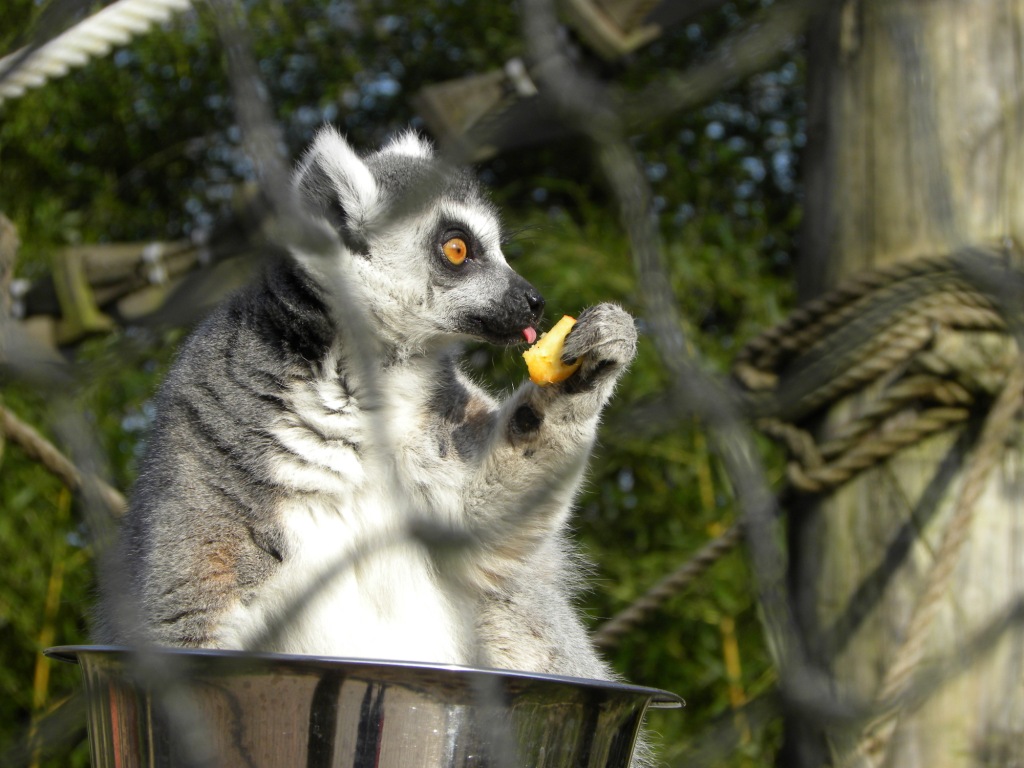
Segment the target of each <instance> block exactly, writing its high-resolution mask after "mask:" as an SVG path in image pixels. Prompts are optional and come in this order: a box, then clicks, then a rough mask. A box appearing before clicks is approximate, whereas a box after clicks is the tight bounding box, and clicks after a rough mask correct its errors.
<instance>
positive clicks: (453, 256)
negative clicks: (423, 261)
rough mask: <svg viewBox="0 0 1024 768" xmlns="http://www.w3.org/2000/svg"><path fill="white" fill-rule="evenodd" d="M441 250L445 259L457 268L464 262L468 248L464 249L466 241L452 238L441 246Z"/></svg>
mask: <svg viewBox="0 0 1024 768" xmlns="http://www.w3.org/2000/svg"><path fill="white" fill-rule="evenodd" d="M441 250H442V251H444V255H445V257H446V258H447V259H448V261H450V262H451V263H452V264H455V265H456V266H458V265H459V264H461V263H462V262H464V261H465V260H466V255H467V254H468V253H469V248H467V247H466V241H465V240H463V239H462V238H461V237H453V238H452V239H451V240H448V241H446V242H445V244H444V245H442V246H441Z"/></svg>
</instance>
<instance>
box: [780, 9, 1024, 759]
mask: <svg viewBox="0 0 1024 768" xmlns="http://www.w3.org/2000/svg"><path fill="white" fill-rule="evenodd" d="M808 39H809V46H810V53H809V62H808V73H809V80H810V86H809V101H808V105H809V119H808V138H809V143H808V151H807V155H806V159H805V174H806V207H805V225H804V231H803V240H802V255H801V264H800V274H799V289H800V295H801V297H802V298H803V299H809V298H813V297H815V296H817V295H820V294H821V293H822V292H823V291H824V290H827V289H828V288H831V287H833V286H834V285H835V284H836V283H837V282H838V281H839V280H840V279H842V278H843V277H846V276H849V275H851V274H854V273H857V272H860V271H862V270H864V269H868V268H870V267H873V266H883V265H888V264H892V263H894V262H898V261H901V260H905V259H911V258H913V257H915V256H923V255H929V254H942V253H951V252H952V251H954V250H955V249H956V248H957V247H959V246H963V245H972V244H986V245H993V244H1002V245H1004V246H1008V249H1007V250H1008V253H1012V252H1014V249H1013V248H1012V247H1009V246H1014V245H1019V244H1022V243H1024V2H1022V1H1021V0H986V1H985V2H977V1H975V2H971V1H970V0H932V1H931V2H918V1H917V0H842V1H841V2H835V3H832V4H831V5H830V7H829V9H828V10H827V11H826V12H824V13H823V15H822V16H821V17H820V18H819V19H818V21H817V22H816V26H815V28H812V30H811V31H810V33H809V35H808ZM1017 253H1019V251H1017ZM1010 258H1019V256H1010ZM1018 266H1019V264H1018ZM941 333H942V332H941V330H940V331H939V334H940V335H941ZM974 341H976V340H973V339H968V340H966V343H963V342H964V340H963V339H961V340H960V342H961V343H962V346H963V347H964V348H972V347H974V346H975V345H974V343H973V342H974ZM954 346H955V344H954ZM862 403H863V398H862V397H861V396H860V395H857V396H852V397H849V398H847V399H846V400H844V401H843V402H840V403H838V404H836V405H835V406H833V407H832V408H831V410H830V412H829V413H828V414H827V415H825V416H824V417H822V418H821V421H820V422H819V423H817V424H816V425H813V426H815V427H816V428H817V431H818V432H819V434H824V435H825V436H827V435H828V434H829V433H830V429H834V425H835V424H836V423H838V422H839V421H841V420H843V419H845V418H847V417H849V415H850V414H855V413H857V412H858V408H860V407H862ZM1018 418H1019V416H1018ZM1019 424H1020V422H1019V421H1018V422H1017V426H1016V428H1015V433H1016V435H1017V436H1018V438H1019V435H1020V432H1021V430H1020V428H1019ZM804 426H809V425H804ZM976 433H977V427H975V428H974V429H973V430H972V429H967V430H965V431H960V432H949V433H946V434H943V435H940V436H937V437H934V438H931V439H929V440H927V441H925V442H923V443H921V444H918V445H916V446H914V447H912V448H910V449H906V450H904V451H902V452H900V453H899V454H897V455H896V456H895V457H893V458H892V459H890V460H889V461H888V462H886V463H885V464H883V465H882V466H880V467H878V468H875V469H872V470H868V471H867V472H865V473H863V474H861V475H860V476H858V477H857V478H856V479H854V480H853V481H851V482H849V483H847V484H846V485H844V486H842V487H841V488H839V489H838V490H837V491H835V492H833V493H831V494H830V495H828V496H825V497H823V498H821V499H817V498H809V499H808V500H807V501H806V503H803V504H801V505H800V506H799V507H798V508H797V509H795V510H793V512H792V515H791V542H790V544H791V588H792V591H793V597H794V600H795V604H796V606H797V613H798V618H799V621H800V623H801V624H802V626H803V628H804V630H805V632H806V636H807V638H808V646H809V651H810V653H811V655H812V657H813V658H815V659H816V661H817V662H818V663H820V664H822V665H824V666H825V667H826V668H827V669H828V671H829V672H830V673H831V674H832V675H834V676H835V678H836V680H837V683H838V686H837V687H838V689H839V690H841V691H844V692H846V693H853V694H856V695H858V696H860V697H862V698H863V699H864V700H867V701H870V700H872V699H874V698H875V697H876V696H878V693H879V690H880V688H881V687H882V684H883V681H884V680H885V677H886V671H887V669H888V668H889V666H890V665H891V664H892V661H893V658H894V656H895V655H897V653H898V649H899V648H900V646H901V644H902V643H903V642H904V641H905V640H906V634H907V632H908V625H909V622H910V618H911V616H912V615H913V612H914V610H915V606H916V605H917V601H918V599H919V598H920V596H921V593H922V591H923V589H924V586H925V584H926V583H927V579H928V575H929V573H930V572H931V569H932V566H933V565H934V561H935V557H936V552H937V550H938V548H939V543H940V542H941V540H942V537H943V534H944V532H945V530H946V528H947V523H948V521H949V517H950V514H951V508H952V507H953V505H954V499H955V498H956V496H957V492H958V489H959V488H960V486H961V484H962V479H963V469H964V466H965V464H967V463H968V462H969V461H970V459H971V456H972V442H971V437H972V434H973V435H976ZM1021 443H1022V441H1020V440H1019V439H1018V440H1016V441H1015V442H1014V444H1013V445H1009V446H1007V447H1006V449H1005V451H1004V452H1003V454H1002V460H1001V464H999V465H998V466H997V467H996V468H995V470H994V471H993V473H992V474H991V475H990V476H989V480H988V483H987V486H986V488H985V490H984V492H983V494H982V496H981V498H980V500H979V501H978V503H977V504H976V505H975V517H974V519H973V523H972V527H971V530H970V537H969V539H968V541H967V543H966V544H965V546H964V547H963V548H962V550H961V551H960V554H959V556H958V558H957V561H956V568H955V571H954V573H953V576H952V581H951V587H950V589H949V590H948V592H947V594H946V595H945V598H944V600H943V602H942V603H941V608H940V609H939V612H938V614H937V615H936V618H935V620H934V621H933V622H932V625H931V627H930V629H929V631H928V633H927V639H926V644H925V651H924V656H923V659H922V660H923V662H924V665H927V664H928V663H929V662H934V661H938V660H941V659H946V658H950V657H954V658H955V657H956V656H957V655H958V654H961V653H962V652H963V649H964V644H965V643H966V642H967V639H968V638H969V637H971V636H972V634H973V633H975V632H977V631H978V630H979V629H980V628H981V627H982V626H984V625H985V624H986V623H987V622H990V621H991V620H993V619H994V618H995V617H997V616H998V615H999V614H1000V613H1001V612H1002V611H1003V610H1005V609H1006V608H1007V607H1009V605H1010V604H1011V603H1013V602H1014V601H1016V600H1020V599H1022V598H1024V448H1022V445H1021ZM854 606H857V607H856V608H855V607H854ZM837 627H842V628H844V629H843V631H842V632H841V633H839V635H834V634H833V633H832V631H833V630H834V629H835V628H837ZM1022 648H1024V644H1022V643H1021V642H1020V636H1019V635H1013V634H1012V633H1011V634H1008V635H1007V636H1006V637H1004V638H1003V641H1002V642H1001V644H1000V645H999V646H998V647H997V648H996V650H995V651H994V652H992V653H990V654H988V655H987V656H986V657H985V658H984V659H983V660H982V661H980V662H978V663H975V664H972V665H971V666H970V668H969V669H968V670H967V671H966V672H965V673H964V674H961V675H959V676H958V677H956V678H955V679H953V680H951V681H949V682H947V683H946V684H944V685H943V686H942V687H941V688H940V689H939V690H938V691H936V692H935V693H934V694H933V695H932V696H930V697H929V698H928V699H927V701H926V702H925V703H924V704H923V705H922V706H921V707H919V708H915V709H913V711H909V710H908V711H905V712H903V713H901V716H900V717H899V719H898V725H897V728H896V730H895V732H894V733H893V735H892V737H891V740H889V742H888V745H887V747H886V749H885V750H884V751H883V752H882V754H881V755H878V754H875V755H870V754H869V755H865V754H864V753H863V752H860V753H859V755H858V753H857V747H858V746H860V745H859V744H858V741H859V739H860V735H861V734H860V733H859V732H854V733H839V732H836V731H834V730H830V729H829V728H828V727H814V728H811V727H808V726H806V722H807V721H806V719H803V720H801V719H800V718H794V719H793V721H792V722H790V723H789V728H788V736H787V745H786V748H785V754H784V759H783V763H784V764H786V765H791V766H815V768H817V767H818V766H822V765H829V764H836V765H840V764H842V765H874V766H879V765H883V764H884V765H887V766H894V767H897V766H898V767H899V768H916V767H917V766H929V768H936V767H938V768H944V767H945V766H983V765H992V766H996V765H1016V764H1020V763H1021V760H1022V759H1024V650H1022ZM918 668H920V665H919V667H918ZM851 755H854V756H853V757H851Z"/></svg>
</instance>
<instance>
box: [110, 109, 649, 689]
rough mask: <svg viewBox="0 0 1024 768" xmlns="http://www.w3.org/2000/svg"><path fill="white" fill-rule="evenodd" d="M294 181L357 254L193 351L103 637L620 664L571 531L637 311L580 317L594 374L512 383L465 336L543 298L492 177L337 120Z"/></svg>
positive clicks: (604, 674) (587, 370)
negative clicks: (360, 143) (594, 633)
mask: <svg viewBox="0 0 1024 768" xmlns="http://www.w3.org/2000/svg"><path fill="white" fill-rule="evenodd" d="M295 189H296V193H297V194H298V195H299V196H300V197H301V198H302V200H303V204H304V205H305V206H306V208H307V209H308V210H309V212H310V214H311V215H312V216H314V217H316V218H318V219H320V220H322V221H323V222H325V223H326V224H328V225H329V226H330V227H331V228H332V229H333V230H334V231H335V232H336V233H337V247H336V251H337V252H336V253H334V254H333V255H331V256H324V255H323V254H312V253H303V252H294V253H292V254H291V255H290V256H289V257H288V258H282V259H280V260H278V261H275V262H274V263H273V264H271V265H270V266H269V267H268V270H267V273H266V274H265V275H264V276H263V278H262V279H261V280H260V281H258V282H256V283H255V284H254V285H253V286H251V287H250V288H248V289H246V290H245V291H243V292H242V293H240V294H239V295H237V296H235V297H234V298H232V299H231V300H230V301H228V302H227V303H226V304H225V306H224V307H222V308H220V309H219V310H218V311H217V312H215V313H214V315H213V316H212V317H211V318H210V319H209V320H207V321H206V322H205V323H204V324H203V325H202V326H201V327H200V328H199V329H197V331H196V332H195V333H194V334H193V336H192V337H191V338H190V339H189V341H188V342H187V343H186V344H185V345H184V346H183V349H182V351H181V353H180V357H179V359H178V361H177V363H176V364H175V366H174V368H173V369H172V372H171V374H170V375H169V376H168V379H167V381H166V382H165V384H164V386H163V387H162V389H161V393H160V395H159V398H158V417H157V423H156V425H155V429H154V432H153V434H152V436H151V438H150V443H149V448H148V451H147V454H146V457H145V459H144V461H143V463H142V467H141V471H140V477H139V480H138V482H137V484H136V487H135V489H134V491H133V496H132V502H131V505H130V510H129V512H128V514H127V516H126V519H125V521H124V524H123V528H122V535H121V541H120V544H119V548H118V557H117V560H118V562H119V567H120V569H121V571H120V573H121V576H120V581H119V582H117V583H115V584H114V585H113V586H111V585H107V586H106V587H105V588H104V590H103V593H102V595H101V611H100V621H99V639H100V640H102V641H104V642H129V641H133V640H138V639H146V640H150V641H154V642H157V643H160V644H166V645H176V646H199V647H215V648H244V649H259V650H272V651H279V652H289V653H302V654H316V655H328V656H344V657H374V658H387V659H392V660H415V661H429V662H443V663H457V664H471V665H477V666H489V667H499V668H505V669H517V670H528V671H536V672H548V673H556V674H565V675H574V676H580V677H591V678H608V677H610V676H611V673H610V670H609V669H608V667H607V666H606V664H605V663H604V662H603V661H602V660H601V659H600V658H599V657H598V655H597V653H596V652H595V650H594V648H593V646H592V644H591V643H590V641H589V639H588V637H587V633H586V631H585V629H584V627H583V624H582V623H581V621H580V619H579V618H578V616H577V613H576V611H575V609H574V607H573V604H572V601H573V595H574V593H575V590H576V588H577V586H578V581H579V578H578V567H577V561H576V559H575V556H574V554H573V549H572V546H571V544H570V543H569V541H568V539H567V537H566V527H567V523H568V520H569V515H570V509H571V505H572V502H573V498H574V495H575V493H576V491H577V488H578V485H579V482H580V478H581V475H582V473H583V470H584V467H585V464H586V461H587V458H588V456H589V453H590V450H591V447H592V445H593V443H594V440H595V435H596V430H597V425H598V420H599V417H600V413H601V410H602V408H603V407H604V405H605V403H606V402H607V400H608V398H609V396H610V395H611V393H612V389H613V387H614V385H615V382H616V381H617V379H618V378H619V376H620V375H621V373H622V372H623V370H624V369H625V368H626V366H627V365H628V364H629V362H630V361H631V360H632V357H633V355H634V352H635V347H636V332H635V330H634V323H633V320H632V318H631V317H630V316H629V315H628V314H626V313H625V312H624V311H623V310H621V309H619V308H618V307H616V306H613V305H610V304H602V305H599V306H596V307H593V308H590V309H588V310H585V311H584V312H583V313H581V315H580V317H579V319H578V323H577V325H576V327H575V328H574V329H573V331H572V333H570V335H569V337H568V338H567V340H566V345H565V357H566V359H575V358H579V359H581V360H582V365H581V367H580V369H579V371H578V372H577V373H575V374H574V375H573V376H572V377H570V378H569V379H568V380H567V381H565V382H563V383H561V384H557V385H553V386H550V387H544V388H541V387H538V386H536V385H534V384H532V383H530V382H526V383H524V384H523V385H522V386H521V387H520V388H519V389H518V390H516V391H515V392H514V393H513V394H512V395H511V396H510V397H508V398H506V399H505V400H504V401H498V400H496V399H495V398H493V397H492V396H491V395H489V394H487V393H486V392H485V391H483V390H482V389H481V388H480V387H479V386H478V385H477V384H475V383H474V382H472V381H471V380H470V378H469V377H468V376H467V375H466V374H465V373H464V372H463V371H462V370H461V369H460V368H459V366H458V345H459V344H460V343H462V342H464V341H466V340H483V341H488V342H492V343H495V344H514V343H517V342H519V341H521V340H522V338H523V331H524V329H525V328H528V327H533V326H536V325H538V324H539V323H540V320H541V312H542V310H543V299H541V298H540V295H539V294H538V293H537V291H536V290H535V289H534V288H533V287H532V286H531V285H530V284H529V283H528V282H526V280H524V279H523V278H522V277H520V276H519V275H517V274H516V273H515V272H514V271H512V269H511V268H510V267H509V266H508V264H507V263H506V261H505V258H504V256H503V254H502V252H501V225H500V222H499V219H498V216H497V213H496V211H495V210H494V208H493V206H492V205H491V204H490V203H489V202H488V201H487V200H486V199H485V197H484V196H483V194H482V192H481V191H480V189H479V188H478V186H477V184H476V183H475V181H474V180H473V179H472V177H471V176H469V175H468V174H466V173H465V172H463V171H452V170H448V169H446V168H444V167H442V166H441V165H439V164H438V163H437V162H436V161H435V159H434V157H433V151H432V149H431V147H430V145H429V144H428V143H426V142H425V141H423V140H421V139H420V138H419V137H417V136H416V135H415V134H412V133H406V134H403V135H402V136H400V137H398V138H397V139H395V140H394V141H393V142H391V143H390V144H388V145H386V146H385V147H384V148H382V149H381V150H379V151H377V152H375V153H371V154H369V155H365V156H360V155H358V154H357V153H356V152H355V151H354V150H353V149H352V148H351V147H350V146H349V145H348V143H347V142H346V141H345V139H343V138H342V137H341V136H340V135H339V134H338V133H337V132H335V131H334V130H332V129H324V130H322V131H321V132H320V133H319V134H318V135H317V137H316V139H315V141H314V143H313V145H312V147H311V148H310V149H309V151H308V152H307V153H306V155H305V156H304V157H303V159H302V161H301V162H300V163H299V165H298V168H297V171H296V174H295ZM453 237H458V238H461V239H463V240H464V242H465V244H466V247H467V249H468V257H467V258H466V260H465V262H463V263H461V264H454V263H451V262H450V261H449V260H447V259H446V258H445V255H444V251H443V245H444V243H445V242H446V241H447V240H449V239H451V238H453ZM341 288H344V291H343V293H344V296H342V295H341V293H340V289H341ZM349 301H350V302H352V304H348V303H345V302H349ZM353 312H355V313H358V316H359V317H360V318H361V319H362V324H363V326H365V329H367V330H368V334H367V335H366V336H361V337H355V336H353V333H352V329H347V330H346V329H345V328H343V327H341V324H342V323H343V322H345V318H346V317H351V316H352V313H353ZM358 345H363V346H362V347H359V346H358ZM367 350H369V351H370V352H371V353H372V355H371V356H370V357H371V359H372V361H373V362H372V365H371V368H370V369H366V368H365V366H364V365H363V362H361V361H364V358H365V357H366V356H365V355H364V354H362V355H361V353H362V352H365V351H367ZM371 388H372V390H373V391H372V392H371ZM410 531H420V532H421V534H422V535H419V536H417V535H410ZM446 533H448V534H451V536H453V537H455V539H456V543H454V544H446V543H445V542H446V536H445V534H446ZM126 599H129V604H130V606H131V608H132V610H130V611H127V612H120V611H119V607H120V606H121V605H122V604H123V603H124V601H125V600H126Z"/></svg>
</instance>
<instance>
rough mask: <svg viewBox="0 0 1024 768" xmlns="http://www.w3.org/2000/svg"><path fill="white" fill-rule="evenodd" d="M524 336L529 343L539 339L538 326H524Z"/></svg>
mask: <svg viewBox="0 0 1024 768" xmlns="http://www.w3.org/2000/svg"><path fill="white" fill-rule="evenodd" d="M523 336H525V337H526V343H527V344H533V342H535V341H536V340H537V329H536V328H531V327H527V328H523Z"/></svg>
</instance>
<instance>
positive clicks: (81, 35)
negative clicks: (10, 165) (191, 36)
mask: <svg viewBox="0 0 1024 768" xmlns="http://www.w3.org/2000/svg"><path fill="white" fill-rule="evenodd" d="M190 4H191V0H118V2H115V3H112V4H111V5H108V6H107V7H106V8H104V9H103V10H101V11H99V12H97V13H95V14H93V15H92V16H90V17H89V18H87V19H85V20H83V21H81V22H79V23H78V24H76V25H75V26H73V27H71V29H69V30H67V31H66V32H64V33H62V34H60V35H58V36H57V37H55V38H54V39H53V40H50V41H49V42H46V43H43V44H42V45H40V46H39V47H38V48H35V49H32V48H31V47H27V48H22V49H21V50H18V51H15V52H14V53H12V54H10V55H9V56H5V57H4V58H2V59H0V104H2V103H3V102H4V100H7V99H16V98H18V97H20V96H22V95H24V93H25V92H26V91H27V90H29V89H30V88H37V87H39V86H41V85H43V84H45V83H46V82H47V81H48V80H52V79H54V78H58V77H63V76H64V75H66V74H67V73H68V72H69V71H71V69H73V68H77V67H82V66H85V65H86V64H87V63H88V62H89V60H90V59H93V58H96V57H99V56H106V55H107V54H108V53H110V50H111V48H113V47H114V46H115V45H124V44H125V43H127V42H128V41H129V40H131V39H132V38H133V37H135V36H136V35H141V34H142V33H144V32H146V31H148V30H149V29H150V27H152V26H153V25H154V24H160V23H163V22H165V21H167V20H168V19H169V18H170V17H171V16H172V15H173V14H174V13H176V12H178V11H183V10H185V9H187V8H188V7H189V5H190Z"/></svg>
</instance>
